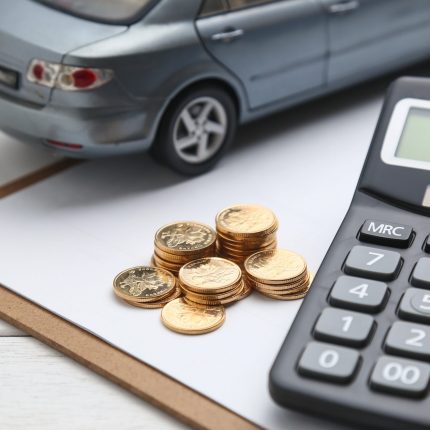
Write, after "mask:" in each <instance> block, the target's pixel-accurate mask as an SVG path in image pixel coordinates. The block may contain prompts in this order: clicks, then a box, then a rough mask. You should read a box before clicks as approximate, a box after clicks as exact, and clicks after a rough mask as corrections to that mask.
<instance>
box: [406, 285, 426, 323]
mask: <svg viewBox="0 0 430 430" xmlns="http://www.w3.org/2000/svg"><path fill="white" fill-rule="evenodd" d="M399 316H400V318H404V319H408V320H412V321H418V322H423V323H427V324H429V323H430V291H429V290H422V289H420V288H408V289H407V290H406V292H405V294H404V295H403V297H402V300H401V301H400V306H399Z"/></svg>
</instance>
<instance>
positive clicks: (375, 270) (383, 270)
mask: <svg viewBox="0 0 430 430" xmlns="http://www.w3.org/2000/svg"><path fill="white" fill-rule="evenodd" d="M401 262H402V259H401V257H400V254H399V253H398V252H395V251H387V250H385V249H381V248H371V247H369V246H354V248H352V249H351V252H350V253H349V255H348V257H347V259H346V261H345V266H344V272H345V273H346V274H347V275H353V276H363V277H365V278H373V279H378V280H380V281H391V280H393V279H395V278H396V277H397V275H398V273H399V270H400V267H401Z"/></svg>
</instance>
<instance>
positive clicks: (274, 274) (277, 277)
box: [245, 249, 307, 283]
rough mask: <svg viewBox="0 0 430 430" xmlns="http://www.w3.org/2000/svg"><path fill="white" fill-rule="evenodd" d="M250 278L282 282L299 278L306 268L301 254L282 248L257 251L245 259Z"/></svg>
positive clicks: (268, 281)
mask: <svg viewBox="0 0 430 430" xmlns="http://www.w3.org/2000/svg"><path fill="white" fill-rule="evenodd" d="M245 270H246V273H247V274H248V275H249V277H250V278H252V279H254V280H256V281H258V282H261V283H266V282H267V283H271V282H284V281H288V280H292V279H296V278H299V277H300V276H302V274H303V273H305V271H306V270H307V265H306V261H305V260H304V259H303V257H302V256H300V255H298V254H296V253H294V252H291V251H287V250H284V249H275V250H268V251H261V252H257V253H255V254H253V255H251V256H250V257H248V258H247V259H246V261H245Z"/></svg>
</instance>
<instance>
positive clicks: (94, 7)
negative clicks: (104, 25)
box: [36, 0, 154, 24]
mask: <svg viewBox="0 0 430 430" xmlns="http://www.w3.org/2000/svg"><path fill="white" fill-rule="evenodd" d="M36 1H38V2H39V3H43V4H45V5H47V6H52V7H54V8H56V9H60V10H61V11H63V12H67V13H70V14H72V15H77V16H80V17H82V18H86V19H89V20H93V21H101V22H109V23H118V24H119V23H131V22H133V21H135V20H137V19H138V18H139V17H140V16H141V15H142V14H143V12H144V11H145V9H146V8H147V7H149V6H150V5H151V4H153V3H154V0H36Z"/></svg>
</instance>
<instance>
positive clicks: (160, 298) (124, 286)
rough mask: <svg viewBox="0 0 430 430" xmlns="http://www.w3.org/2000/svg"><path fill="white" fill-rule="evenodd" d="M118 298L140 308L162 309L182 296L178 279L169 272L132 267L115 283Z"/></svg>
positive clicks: (118, 276) (117, 278)
mask: <svg viewBox="0 0 430 430" xmlns="http://www.w3.org/2000/svg"><path fill="white" fill-rule="evenodd" d="M113 290H114V292H115V294H116V295H117V297H119V298H120V299H122V300H124V301H125V302H126V303H128V304H129V305H133V306H137V307H139V308H149V309H151V308H162V307H163V306H164V305H165V304H166V303H169V302H170V301H171V300H174V299H176V298H178V297H180V296H181V294H182V292H181V289H180V288H179V287H178V286H177V283H176V278H175V277H174V276H173V275H172V274H171V273H170V272H168V271H166V270H164V269H159V268H156V267H149V266H137V267H132V268H131V269H127V270H124V271H122V272H121V273H119V274H118V275H117V276H116V277H115V279H114V281H113Z"/></svg>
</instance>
